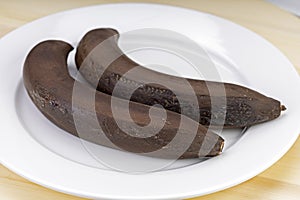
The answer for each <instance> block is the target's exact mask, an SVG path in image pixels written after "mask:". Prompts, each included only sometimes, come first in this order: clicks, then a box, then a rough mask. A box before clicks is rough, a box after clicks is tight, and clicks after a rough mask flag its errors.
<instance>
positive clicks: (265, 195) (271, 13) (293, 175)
mask: <svg viewBox="0 0 300 200" xmlns="http://www.w3.org/2000/svg"><path fill="white" fill-rule="evenodd" d="M112 2H128V1H124V0H119V1H118V0H113V1H108V0H52V1H48V0H39V1H38V0H24V1H23V0H19V1H18V0H7V1H4V0H0V37H2V36H4V35H5V34H7V33H9V32H10V31H12V30H14V29H16V28H18V27H19V26H21V25H23V24H26V23H28V22H30V21H32V20H34V19H37V18H40V17H42V16H46V15H48V14H51V13H55V12H59V11H63V10H66V9H71V8H77V7H81V6H86V5H94V4H101V3H112ZM130 2H154V3H163V4H171V5H177V6H182V7H186V8H191V9H196V10H200V11H204V12H208V13H212V14H215V15H217V16H220V17H223V18H226V19H229V20H232V21H234V22H236V23H238V24H240V25H242V26H245V27H247V28H249V29H251V30H252V31H254V32H256V33H258V34H260V35H261V36H263V37H264V38H266V39H267V40H269V41H270V42H271V43H273V44H274V45H275V46H276V47H277V48H279V49H280V50H281V51H282V52H283V53H284V54H285V55H286V56H287V57H288V58H289V59H290V61H291V62H292V63H293V64H294V66H295V68H296V69H297V71H298V72H299V73H300V19H299V18H297V17H295V16H293V15H291V14H289V13H287V12H285V11H283V10H280V9H279V8H277V7H275V6H273V5H271V4H270V3H267V2H264V1H261V0H181V1H179V0H172V1H167V0H148V1H130ZM295 89H299V88H295ZM0 199H1V200H35V199H39V200H48V199H49V200H53V199H56V200H79V199H82V198H78V197H73V196H69V195H65V194H62V193H58V192H55V191H52V190H49V189H46V188H43V187H41V186H38V185H36V184H34V183H31V182H29V181H27V180H25V179H23V178H21V177H19V176H18V175H16V174H14V173H13V172H11V171H9V170H8V169H6V168H5V167H3V166H2V165H0ZM206 199H207V200H214V199H216V200H220V199H222V200H224V199H225V200H226V199H228V200H235V199H238V200H240V199H245V200H250V199H251V200H253V199H264V200H269V199H271V200H277V199H278V200H281V199H284V200H299V199H300V139H298V141H297V142H296V143H295V145H294V146H293V147H292V149H291V150H290V151H289V152H288V153H287V154H286V155H285V156H284V157H283V158H282V159H281V160H280V161H279V162H277V163H276V164H275V165H273V166H272V167H271V168H269V169H268V170H266V171H265V172H263V173H262V174H259V175H258V176H256V177H255V178H253V179H251V180H249V181H247V182H244V183H242V184H240V185H238V186H235V187H232V188H230V189H227V190H224V191H221V192H217V193H214V194H210V195H206V196H203V197H197V198H194V200H206Z"/></svg>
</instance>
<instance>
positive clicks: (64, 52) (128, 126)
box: [23, 40, 224, 159]
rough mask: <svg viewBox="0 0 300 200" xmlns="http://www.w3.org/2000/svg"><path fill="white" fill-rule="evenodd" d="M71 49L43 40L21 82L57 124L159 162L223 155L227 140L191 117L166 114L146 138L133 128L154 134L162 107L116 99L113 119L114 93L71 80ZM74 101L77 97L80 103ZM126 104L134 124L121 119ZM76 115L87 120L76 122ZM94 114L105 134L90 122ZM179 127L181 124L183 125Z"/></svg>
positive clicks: (31, 57)
mask: <svg viewBox="0 0 300 200" xmlns="http://www.w3.org/2000/svg"><path fill="white" fill-rule="evenodd" d="M72 50H73V47H72V46H71V45H69V44H68V43H66V42H64V41H60V40H48V41H44V42H41V43H39V44H37V45H36V46H35V47H34V48H33V49H32V50H31V51H30V53H29V54H28V55H27V57H26V60H25V63H24V68H23V81H24V85H25V88H26V90H27V93H28V95H29V96H30V98H31V100H32V101H33V103H34V104H35V106H36V107H37V108H38V109H39V110H40V111H41V112H42V113H43V115H44V116H45V117H46V118H47V119H49V120H50V121H51V122H53V123H54V124H55V125H57V126H58V127H60V128H61V129H63V130H65V131H67V132H69V133H70V134H72V135H74V136H77V137H80V138H82V139H84V140H87V141H90V142H93V143H96V144H99V145H103V146H106V147H110V148H115V149H119V150H123V151H129V152H133V153H140V154H143V155H150V156H155V157H160V158H176V157H177V158H178V157H179V158H181V159H183V158H198V157H213V156H216V155H219V154H220V153H221V152H222V148H223V145H224V140H223V139H222V138H221V137H220V136H218V135H217V134H215V133H213V132H211V131H208V129H207V128H205V127H204V126H202V125H200V124H198V123H197V122H195V121H193V120H191V119H190V118H188V117H185V116H182V115H180V114H177V113H175V112H171V111H165V112H166V116H167V117H166V119H164V120H163V121H164V124H163V127H162V128H161V129H160V130H159V132H158V133H156V134H155V135H151V136H148V137H144V135H143V133H142V132H141V131H139V129H136V128H134V127H135V125H136V124H138V125H139V126H141V127H146V126H150V127H148V128H149V130H150V132H151V130H154V129H155V128H156V127H155V124H156V122H157V123H158V122H159V121H162V118H161V115H160V114H157V113H161V112H160V111H161V110H163V109H161V108H157V107H150V106H148V105H144V104H140V103H135V102H129V101H127V100H123V99H119V98H115V100H114V101H116V102H118V103H120V104H115V105H114V106H115V108H114V109H115V110H117V111H118V113H117V115H116V116H115V115H114V113H113V112H112V103H111V102H112V97H111V96H110V95H107V94H105V93H102V92H99V91H95V89H93V88H91V87H90V86H88V85H86V84H83V83H80V82H79V81H76V80H75V79H74V78H72V77H71V76H70V74H69V72H68V66H67V57H68V54H69V53H70V52H71V51H72ZM75 85H76V88H75ZM75 89H76V90H78V91H80V95H75V96H74V91H75ZM89 94H94V98H95V102H94V104H95V105H94V106H91V105H90V104H89V100H88V97H87V96H88V95H89ZM74 98H78V99H76V105H75V104H74ZM126 103H127V104H128V103H129V107H130V114H131V116H132V118H133V119H134V123H132V121H130V120H129V119H128V118H127V117H124V116H123V113H126V110H125V109H126V108H125V107H124V106H120V105H124V104H126ZM152 111H158V112H152ZM75 112H77V115H79V116H80V117H81V119H84V120H86V122H84V123H80V122H79V123H78V122H77V121H76V120H75V114H74V113H75ZM149 112H151V113H152V115H153V118H151V120H152V121H154V123H152V122H150V123H149V121H151V120H150V119H149V115H148V113H149ZM94 115H95V116H96V120H97V123H98V125H99V126H100V127H101V129H102V130H101V129H99V127H98V126H96V125H95V123H92V122H93V120H94V119H95V118H94ZM180 123H183V126H179V125H180ZM119 124H122V127H120V126H119ZM189 127H196V132H195V133H193V132H192V131H191V130H190V129H189ZM78 130H80V131H78ZM124 130H125V131H124ZM176 133H177V135H178V134H179V135H181V137H179V139H180V140H179V141H177V142H175V143H174V144H172V140H173V139H174V138H176V137H177V135H176ZM188 138H190V139H191V141H189V140H188ZM169 144H172V145H169ZM185 144H188V146H187V147H186V149H184V148H183V147H184V145H185ZM161 149H165V152H163V153H161V152H160V151H159V150H161ZM181 150H183V151H182V152H180V151H181ZM151 152H160V153H156V154H150V153H151ZM178 154H179V155H178Z"/></svg>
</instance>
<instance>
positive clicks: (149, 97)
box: [76, 28, 285, 128]
mask: <svg viewBox="0 0 300 200" xmlns="http://www.w3.org/2000/svg"><path fill="white" fill-rule="evenodd" d="M118 38H119V33H118V32H117V31H116V30H114V29H110V28H100V29H95V30H92V31H90V32H88V33H87V34H86V35H85V36H84V37H83V38H82V40H81V41H80V43H79V45H78V47H77V53H76V65H77V68H78V69H80V72H81V74H82V75H83V77H84V78H85V79H86V80H87V81H89V82H90V83H92V84H93V85H96V84H97V83H98V85H97V89H98V90H99V91H102V92H105V93H107V94H110V95H111V94H112V93H113V90H114V88H115V85H116V84H117V82H118V81H119V82H120V81H121V82H123V85H122V86H123V92H119V93H114V94H113V95H115V96H118V97H120V98H125V96H124V94H125V93H126V92H127V91H129V90H130V89H129V88H130V87H131V85H132V84H135V85H139V87H138V88H137V89H136V90H135V92H134V93H133V95H132V96H131V97H130V100H132V101H135V102H139V103H143V104H146V105H154V104H161V105H162V106H163V107H164V108H166V109H168V110H171V111H174V112H177V113H181V109H182V107H184V108H185V110H188V111H194V110H198V111H199V113H200V118H199V117H198V115H194V112H185V113H183V114H185V115H186V116H188V117H190V118H192V119H194V120H196V121H199V123H201V124H203V125H205V126H208V125H213V126H224V127H225V128H235V127H247V126H251V125H254V124H258V123H262V122H266V121H270V120H272V119H275V118H277V117H278V116H280V113H281V111H282V110H285V107H284V106H283V105H281V103H280V102H279V101H277V100H275V99H273V98H270V97H267V96H265V95H263V94H260V93H258V92H256V91H254V90H252V89H249V88H246V87H243V86H239V85H235V84H231V83H221V82H212V81H203V80H193V79H186V80H187V81H188V83H189V84H190V85H191V86H192V88H193V90H194V92H195V94H196V96H197V100H198V105H199V106H197V105H195V104H193V103H192V102H190V101H189V99H190V98H189V97H190V96H191V95H193V94H190V93H188V92H186V91H185V90H184V89H183V88H182V86H181V84H180V83H181V81H182V79H183V78H180V77H175V76H170V75H167V74H163V73H159V72H156V71H153V70H150V69H147V68H145V67H143V66H140V65H139V64H137V63H135V62H134V61H132V60H131V59H129V58H128V57H127V56H126V55H125V54H124V53H123V52H122V51H121V50H120V48H119V47H118V44H117V43H118ZM104 41H105V45H104V46H105V47H104V48H103V47H101V48H98V45H100V44H104V43H103V42H104ZM97 48H98V49H97ZM119 55H121V56H119ZM113 57H116V59H115V60H113V61H112V62H111V63H109V62H110V60H109V59H111V58H113ZM107 63H109V66H108V67H107V68H106V67H105V65H107ZM132 69H135V70H136V71H137V72H138V73H136V74H134V75H133V76H132V78H130V79H128V78H126V77H124V76H123V75H124V74H125V73H127V72H129V71H130V70H132ZM98 74H102V76H101V78H100V79H99V78H98V77H97V75H98ZM140 77H142V79H144V80H145V82H146V83H147V82H148V84H145V83H143V81H136V80H139V79H140ZM95 80H97V81H99V82H97V83H96V84H95V83H94V82H95ZM156 80H163V81H164V82H167V83H169V84H171V85H173V86H174V87H175V88H177V89H176V91H174V90H173V91H171V90H170V89H168V88H166V87H164V86H162V85H159V84H149V82H151V81H152V82H153V83H155V82H156ZM175 93H176V94H180V95H181V96H184V97H186V98H185V101H184V102H183V103H182V104H181V105H180V103H179V101H178V99H177V98H176V96H175ZM199 113H198V114H199Z"/></svg>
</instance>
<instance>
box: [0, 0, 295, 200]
mask: <svg viewBox="0 0 300 200" xmlns="http://www.w3.org/2000/svg"><path fill="white" fill-rule="evenodd" d="M95 27H114V28H117V29H118V30H119V31H120V32H125V31H129V30H135V29H138V28H162V29H169V30H173V31H176V32H178V33H181V34H183V35H186V36H188V37H190V38H191V39H193V40H194V41H196V42H198V43H199V44H201V45H203V46H204V47H205V48H206V49H207V52H208V53H209V55H210V56H211V58H212V59H213V60H214V62H215V65H216V66H217V68H218V69H220V73H221V75H222V76H224V79H225V80H228V81H232V82H238V83H241V84H244V85H247V86H249V87H252V88H254V89H256V90H258V91H260V92H262V93H264V94H266V95H268V96H271V97H274V98H276V99H279V100H280V101H282V102H283V103H284V104H285V105H286V106H287V107H288V110H287V111H285V112H284V114H283V115H282V116H280V117H279V118H278V119H276V120H273V121H271V122H268V123H264V124H261V125H257V126H253V127H251V128H250V129H249V130H248V131H247V132H246V133H245V134H244V135H243V137H241V136H242V134H241V132H240V131H238V130H233V131H227V132H226V133H222V135H224V137H225V139H226V140H227V141H229V142H227V143H226V145H227V147H226V150H225V152H224V153H223V154H222V155H220V156H218V157H215V158H212V159H209V160H206V161H205V162H200V163H199V162H198V161H195V160H190V161H181V162H176V163H174V164H173V165H172V166H168V167H167V168H163V169H160V170H158V171H156V172H151V173H143V174H132V173H123V172H117V171H115V170H112V169H110V168H109V167H107V166H105V165H103V164H101V163H99V162H96V161H95V159H93V158H92V157H91V156H90V155H89V154H88V153H87V152H86V151H85V149H84V147H83V146H82V144H81V142H80V141H79V140H78V139H77V138H75V137H72V136H70V135H68V134H66V133H65V132H64V131H62V130H60V129H58V128H57V127H55V126H54V125H53V124H51V123H50V122H48V121H47V120H46V119H45V118H44V117H43V116H42V115H41V114H40V113H39V112H38V111H37V109H36V108H35V107H34V106H33V105H32V103H31V102H30V100H29V98H28V96H27V95H26V93H25V91H24V87H23V84H22V65H23V62H24V59H25V56H26V54H27V53H28V51H29V50H30V49H31V48H32V47H33V46H34V45H35V44H36V43H37V42H38V41H41V40H45V39H50V38H51V39H58V38H59V39H63V40H66V41H68V42H70V43H71V44H73V45H76V44H77V42H78V40H79V39H80V38H81V37H82V35H83V34H84V33H85V32H86V31H87V30H89V29H92V28H95ZM0 55H1V57H0V63H1V67H0V70H1V73H0V81H1V84H0V94H1V98H0V99H1V100H0V101H1V103H0V108H1V109H0V110H1V115H0V122H1V129H2V130H1V133H0V136H1V139H0V161H1V163H2V164H3V165H5V166H6V167H8V168H9V169H11V170H12V171H14V172H16V173H17V174H19V175H21V176H23V177H25V178H27V179H29V180H31V181H33V182H35V183H38V184H41V185H43V186H46V187H49V188H52V189H54V190H58V191H61V192H65V193H69V194H73V195H78V196H82V197H88V198H94V199H98V198H100V199H101V198H102V199H131V200H132V199H182V198H188V197H194V196H199V195H204V194H208V193H212V192H215V191H219V190H222V189H225V188H228V187H231V186H234V185H236V184H239V183H241V182H243V181H245V180H247V179H249V178H251V177H254V176H255V175H257V174H259V173H260V172H262V171H264V170H265V169H267V168H268V167H270V166H271V165H272V164H274V163H275V162H276V161H277V160H278V159H279V158H281V157H282V156H283V155H284V154H285V153H286V152H287V150H288V149H289V148H290V147H291V146H292V144H293V143H294V142H295V140H296V139H297V137H298V133H299V130H300V128H299V122H298V114H299V113H300V107H299V103H298V102H299V101H298V99H300V91H299V86H300V82H299V77H298V74H297V72H296V71H295V70H294V68H293V66H292V64H291V63H290V62H289V61H288V60H287V58H286V57H285V56H284V55H283V54H282V53H281V52H280V51H278V50H277V49H276V48H275V47H274V46H273V45H271V44H270V43H269V42H267V41H266V40H264V39H263V38H261V37H260V36H258V35H256V34H254V33H252V32H251V31H249V30H247V29H245V28H243V27H240V26H238V25H236V24H234V23H231V22H229V21H227V20H224V19H221V18H218V17H216V16H213V15H209V14H205V13H201V12H196V11H193V10H188V9H183V8H178V7H171V6H164V5H155V4H110V5H100V6H92V7H86V8H81V9H76V10H71V11H66V12H62V13H58V14H54V15H51V16H48V17H45V18H42V19H39V20H37V21H34V22H32V23H30V24H28V25H25V26H23V27H21V28H19V29H17V30H15V31H13V32H11V33H10V34H8V35H7V36H5V37H3V38H2V39H1V40H0ZM135 56H136V57H135ZM133 57H135V58H136V59H137V60H139V61H140V62H142V63H143V62H145V61H143V58H142V57H141V56H140V57H139V55H138V54H137V55H133ZM70 63H71V65H72V62H70ZM182 73H183V74H182V75H186V76H192V74H189V72H187V71H183V72H182ZM229 146H230V148H228V147H229ZM101 151H103V152H106V154H105V155H108V157H116V158H118V159H120V163H121V164H120V163H119V164H120V165H122V163H131V162H132V163H136V164H138V165H139V164H140V165H145V164H144V162H145V163H147V164H151V163H155V162H158V161H157V160H148V158H140V157H135V156H134V155H131V154H128V155H127V154H126V156H127V157H124V155H123V156H120V155H121V154H122V153H120V152H118V151H114V150H110V149H107V148H103V149H102V150H101ZM118 156H119V157H118ZM149 159H150V158H149ZM149 161H150V162H149Z"/></svg>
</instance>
